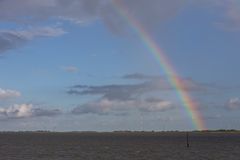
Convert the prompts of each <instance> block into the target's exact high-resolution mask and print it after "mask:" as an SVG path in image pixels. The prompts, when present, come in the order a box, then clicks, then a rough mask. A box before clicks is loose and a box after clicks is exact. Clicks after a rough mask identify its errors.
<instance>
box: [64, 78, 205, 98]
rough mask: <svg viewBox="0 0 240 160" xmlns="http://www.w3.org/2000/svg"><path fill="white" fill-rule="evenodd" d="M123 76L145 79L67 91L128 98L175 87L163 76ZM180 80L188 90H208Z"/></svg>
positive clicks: (78, 93)
mask: <svg viewBox="0 0 240 160" xmlns="http://www.w3.org/2000/svg"><path fill="white" fill-rule="evenodd" d="M123 77H124V78H131V79H141V80H142V79H143V80H144V79H146V80H145V81H144V82H141V83H137V84H112V85H103V86H86V85H76V86H73V87H71V89H70V90H69V91H68V92H67V93H68V94H75V95H100V96H102V97H103V98H107V99H109V100H129V99H135V98H137V97H139V96H141V95H143V94H146V93H150V92H158V91H166V90H175V88H174V87H173V86H172V85H170V84H169V82H168V81H167V80H166V79H165V78H163V77H158V76H147V75H143V74H141V75H140V74H129V75H126V76H123ZM181 81H182V82H181V83H182V84H183V86H184V89H186V90H188V91H207V90H208V86H207V85H204V84H200V83H197V82H195V81H193V80H192V79H181Z"/></svg>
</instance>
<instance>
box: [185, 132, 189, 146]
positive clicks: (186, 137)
mask: <svg viewBox="0 0 240 160" xmlns="http://www.w3.org/2000/svg"><path fill="white" fill-rule="evenodd" d="M186 138H187V148H189V147H190V145H189V135H188V132H187V137H186Z"/></svg>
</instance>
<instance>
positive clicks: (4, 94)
mask: <svg viewBox="0 0 240 160" xmlns="http://www.w3.org/2000/svg"><path fill="white" fill-rule="evenodd" d="M20 96H21V93H20V92H19V91H15V90H10V89H5V90H4V89H2V88H0V100H5V99H10V98H17V97H20Z"/></svg>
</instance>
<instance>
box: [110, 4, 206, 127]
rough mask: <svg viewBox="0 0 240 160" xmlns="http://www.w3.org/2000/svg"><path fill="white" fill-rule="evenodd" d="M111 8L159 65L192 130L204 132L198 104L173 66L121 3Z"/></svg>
mask: <svg viewBox="0 0 240 160" xmlns="http://www.w3.org/2000/svg"><path fill="white" fill-rule="evenodd" d="M113 6H114V8H115V10H116V11H117V12H118V14H119V15H120V16H121V17H122V18H123V19H124V20H125V21H126V22H127V23H128V24H129V25H130V26H131V27H132V28H133V29H134V30H135V31H136V33H137V34H138V36H139V37H140V38H141V40H142V41H143V44H144V45H145V46H146V48H147V49H148V50H149V51H150V53H151V54H152V55H153V56H154V58H155V59H156V60H157V61H158V63H159V64H160V66H161V68H162V69H163V71H164V73H165V74H166V76H167V79H168V81H169V82H170V83H171V85H172V86H173V87H174V88H176V92H177V95H178V96H179V98H180V100H181V101H182V104H183V105H184V107H185V109H186V111H187V113H188V115H189V116H190V117H191V120H192V123H193V126H194V128H195V129H197V130H205V129H206V127H205V124H204V121H203V118H202V116H201V114H200V112H199V110H198V104H197V103H196V102H195V101H194V100H193V99H192V98H191V96H190V95H189V94H188V92H187V87H186V84H184V82H183V80H182V79H181V78H180V77H179V76H178V74H177V72H176V71H175V69H174V67H173V65H172V64H171V63H170V61H169V60H168V58H167V57H166V54H165V53H164V52H163V51H162V50H161V48H160V47H159V46H158V45H157V43H156V42H155V40H154V39H153V38H152V37H151V36H150V34H149V33H148V32H147V31H146V30H145V29H144V27H143V26H142V25H141V24H140V23H139V22H138V21H137V20H136V19H135V18H134V17H133V16H132V15H131V14H130V13H129V10H128V9H127V7H126V6H125V5H124V4H123V3H122V2H120V1H119V0H113Z"/></svg>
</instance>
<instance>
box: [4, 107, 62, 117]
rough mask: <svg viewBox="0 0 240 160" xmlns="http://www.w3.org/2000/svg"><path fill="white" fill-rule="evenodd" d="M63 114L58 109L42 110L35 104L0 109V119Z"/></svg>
mask: <svg viewBox="0 0 240 160" xmlns="http://www.w3.org/2000/svg"><path fill="white" fill-rule="evenodd" d="M58 114H61V111H60V110H58V109H51V110H50V109H41V108H36V107H34V106H33V104H14V105H13V106H10V107H8V108H0V118H2V119H14V118H28V117H37V116H55V115H58Z"/></svg>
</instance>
